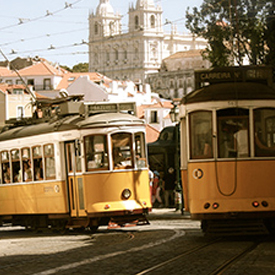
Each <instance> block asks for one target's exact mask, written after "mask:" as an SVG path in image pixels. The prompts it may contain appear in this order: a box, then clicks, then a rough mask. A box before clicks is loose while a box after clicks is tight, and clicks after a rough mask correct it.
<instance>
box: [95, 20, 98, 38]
mask: <svg viewBox="0 0 275 275" xmlns="http://www.w3.org/2000/svg"><path fill="white" fill-rule="evenodd" d="M95 34H96V35H97V34H98V23H97V22H96V23H95Z"/></svg>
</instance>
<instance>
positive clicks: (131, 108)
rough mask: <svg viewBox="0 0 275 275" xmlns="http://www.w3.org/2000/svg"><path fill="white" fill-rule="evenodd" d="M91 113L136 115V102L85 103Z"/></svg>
mask: <svg viewBox="0 0 275 275" xmlns="http://www.w3.org/2000/svg"><path fill="white" fill-rule="evenodd" d="M85 105H86V108H87V110H88V113H89V114H96V113H118V112H122V113H129V114H133V115H136V104H135V102H122V103H102V102H101V103H85Z"/></svg>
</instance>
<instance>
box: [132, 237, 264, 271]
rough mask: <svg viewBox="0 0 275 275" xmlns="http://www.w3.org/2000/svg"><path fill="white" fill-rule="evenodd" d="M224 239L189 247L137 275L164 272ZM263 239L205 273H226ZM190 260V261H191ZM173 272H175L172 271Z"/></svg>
mask: <svg viewBox="0 0 275 275" xmlns="http://www.w3.org/2000/svg"><path fill="white" fill-rule="evenodd" d="M223 241H224V240H223V239H222V238H221V239H216V240H214V241H212V242H210V243H207V244H203V245H199V246H197V247H194V248H192V249H189V250H187V251H185V252H184V253H181V254H179V255H177V256H175V257H173V258H170V259H168V260H166V261H164V262H162V263H159V264H157V265H154V266H152V267H149V268H147V269H145V270H143V271H141V272H138V273H135V275H147V274H157V273H162V270H163V269H165V268H167V267H168V266H170V265H172V264H174V263H175V262H176V261H179V260H182V259H184V257H186V256H192V255H195V254H196V253H197V252H201V251H203V250H204V249H206V248H209V247H211V246H213V245H215V244H217V243H222V242H223ZM262 242H263V240H260V241H255V242H252V243H251V244H249V245H247V246H246V247H245V248H244V249H242V251H240V252H239V253H237V254H235V255H234V256H233V257H230V258H229V259H227V260H225V261H224V262H223V263H222V264H220V265H218V266H217V267H216V268H215V270H213V271H211V272H207V273H204V274H207V275H221V274H224V273H225V272H226V271H228V270H229V269H230V268H231V267H232V266H233V265H234V264H236V263H238V262H239V261H240V260H241V259H242V258H244V257H245V256H246V255H248V254H249V253H250V252H252V251H253V250H255V249H256V248H257V247H258V245H259V244H261V243H262ZM189 262H190V261H189ZM171 274H173V273H171Z"/></svg>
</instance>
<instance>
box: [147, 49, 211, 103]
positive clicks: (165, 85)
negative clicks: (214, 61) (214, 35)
mask: <svg viewBox="0 0 275 275" xmlns="http://www.w3.org/2000/svg"><path fill="white" fill-rule="evenodd" d="M201 51H202V50H198V49H197V50H189V51H182V52H177V53H175V54H173V55H171V56H169V57H167V58H165V59H164V60H163V61H162V64H161V68H160V70H159V72H158V73H152V74H148V76H147V79H146V82H147V83H148V84H150V86H151V89H152V92H154V93H158V94H159V95H160V96H162V97H164V98H170V99H173V98H182V97H183V96H184V95H186V94H187V93H189V92H191V91H193V90H194V89H195V74H194V72H195V70H200V69H207V68H210V66H211V63H210V62H209V61H208V60H205V59H203V57H202V54H201Z"/></svg>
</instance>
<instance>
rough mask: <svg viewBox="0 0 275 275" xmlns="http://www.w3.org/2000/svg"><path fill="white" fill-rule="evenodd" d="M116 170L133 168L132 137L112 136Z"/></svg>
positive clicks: (124, 134) (127, 135)
mask: <svg viewBox="0 0 275 275" xmlns="http://www.w3.org/2000/svg"><path fill="white" fill-rule="evenodd" d="M111 139H112V153H113V166H114V168H115V169H116V168H126V169H129V168H133V158H132V135H131V134H127V133H118V134H113V135H112V136H111Z"/></svg>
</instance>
